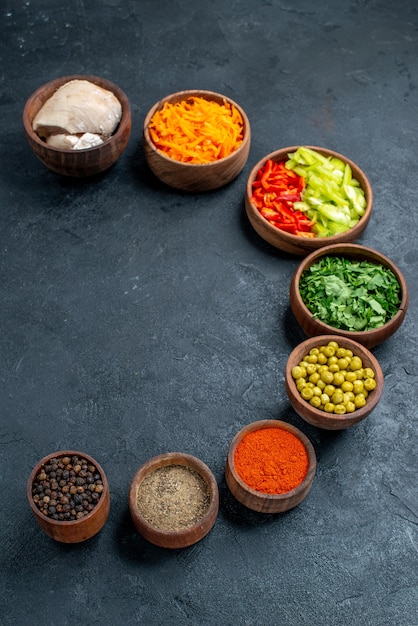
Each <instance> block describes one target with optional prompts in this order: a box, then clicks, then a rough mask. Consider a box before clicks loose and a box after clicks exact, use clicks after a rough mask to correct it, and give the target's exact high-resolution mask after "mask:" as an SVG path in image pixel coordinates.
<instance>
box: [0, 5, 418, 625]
mask: <svg viewBox="0 0 418 626" xmlns="http://www.w3.org/2000/svg"><path fill="white" fill-rule="evenodd" d="M0 20H1V21H0V28H1V38H0V61H1V73H0V112H1V117H0V119H1V133H0V144H1V155H0V158H1V167H0V177H1V186H0V271H1V275H0V277H1V280H0V295H1V308H0V331H1V334H0V462H1V465H0V498H1V503H2V505H1V512H0V538H1V543H0V545H1V556H0V582H1V585H0V623H1V624H2V625H26V624H27V625H35V626H38V625H39V626H49V625H54V626H55V625H57V626H58V625H60V626H66V625H71V626H73V625H74V624H98V625H100V626H107V625H109V626H113V625H119V624H127V625H130V624H144V625H156V626H157V625H158V626H160V625H161V626H176V625H178V624H187V625H191V626H199V625H209V626H212V625H213V626H217V625H226V626H276V625H277V626H293V625H294V626H311V625H312V626H317V625H325V626H337V625H341V624H342V625H353V626H366V625H367V626H392V625H394V626H415V625H416V624H417V623H418V612H417V605H418V591H417V581H418V560H417V552H418V536H417V523H418V501H417V434H418V429H417V423H418V414H417V374H418V359H417V354H418V345H417V323H418V318H417V314H416V306H417V288H416V272H417V262H418V247H417V201H416V197H417V184H416V183H417V155H418V67H417V63H418V5H417V4H416V2H415V1H414V0H399V1H398V2H392V1H391V0H380V1H379V0H374V1H373V0H370V1H367V0H351V1H342V0H341V2H326V1H317V2H312V1H311V0H295V2H290V1H287V0H281V1H278V0H270V1H267V0H265V1H262V2H261V1H260V2H258V1H255V0H232V1H230V2H224V1H223V0H211V2H207V3H204V4H203V3H199V2H192V1H191V0H186V1H184V2H182V1H180V0H171V1H162V0H161V1H160V0H144V1H142V0H141V1H134V0H104V1H102V2H99V1H97V0H92V1H89V2H87V1H86V2H83V1H82V0H77V1H72V2H71V1H70V2H68V1H67V2H64V1H63V0H54V1H52V2H51V1H50V0H32V1H29V2H26V1H23V0H3V1H2V3H1V7H0ZM76 73H85V74H95V75H99V76H103V77H105V78H107V79H109V80H111V81H113V82H115V83H117V84H118V85H119V86H120V87H121V88H122V89H123V90H124V91H125V92H126V94H127V95H128V97H129V99H130V102H131V105H132V117H133V120H132V122H133V123H132V133H131V137H130V141H129V144H128V147H127V149H126V151H125V152H124V154H123V155H122V157H121V158H120V160H119V161H118V162H117V164H116V165H115V166H114V167H113V168H112V169H110V170H109V171H108V172H107V173H106V174H104V175H103V176H100V177H98V178H95V179H92V180H87V181H84V180H78V181H77V180H71V179H64V178H61V177H59V176H57V175H55V174H53V173H52V172H50V171H49V170H48V169H47V168H46V167H44V166H43V165H42V163H41V162H40V161H38V160H37V159H36V157H35V156H34V155H33V153H32V152H31V151H30V149H29V146H28V144H27V142H26V139H25V136H24V133H23V127H22V110H23V107H24V104H25V101H26V99H27V97H28V96H29V95H30V94H31V93H32V92H33V91H34V90H35V89H36V88H37V87H38V86H40V85H41V84H43V83H45V82H48V81H49V80H51V79H53V78H55V77H59V76H63V75H69V74H76ZM193 88H199V89H209V90H214V91H219V92H221V93H224V94H225V95H227V96H230V97H232V98H233V99H235V100H236V101H237V102H239V103H240V104H241V106H242V107H243V108H244V110H245V111H246V113H247V115H248V117H249V119H250V123H251V128H252V144H251V150H250V156H249V159H248V162H247V164H246V166H245V168H244V170H243V172H242V173H241V174H240V175H239V176H238V178H237V179H236V180H235V181H233V182H232V183H231V184H230V185H228V186H227V187H225V188H223V189H220V190H217V191H214V192H211V193H205V194H186V193H182V192H178V191H175V190H171V189H169V188H167V187H164V186H163V185H162V184H160V183H159V182H158V181H157V180H156V179H155V178H154V176H153V175H152V174H151V173H150V171H149V170H148V168H147V165H146V163H145V160H144V155H143V150H142V145H141V133H142V123H143V120H144V117H145V115H146V113H147V111H148V110H149V108H150V107H151V106H152V105H153V104H154V103H155V102H156V101H157V100H159V99H160V98H161V97H163V96H165V95H167V94H169V93H172V92H174V91H177V90H182V89H193ZM298 144H311V145H317V146H325V147H328V148H331V149H334V150H336V151H338V152H340V153H342V154H344V155H346V156H347V157H349V158H351V159H352V160H354V161H355V162H357V163H358V164H359V165H360V167H362V168H363V170H364V171H365V172H366V173H367V175H368V177H369V179H370V181H371V184H372V187H373V191H374V210H373V214H372V218H371V221H370V224H369V226H368V228H367V229H366V231H365V233H364V234H363V236H362V237H361V239H360V241H359V242H360V243H363V244H366V245H368V246H371V247H373V248H376V249H378V250H380V251H381V252H383V253H384V254H386V255H387V256H389V257H391V258H392V259H393V260H394V261H395V262H396V263H397V265H398V266H399V267H400V268H401V269H402V271H403V273H404V276H405V278H406V280H407V283H408V285H409V293H410V307H409V311H408V315H407V317H406V320H405V322H404V324H403V326H402V327H401V328H400V329H399V330H398V332H397V333H396V334H395V335H394V336H393V337H392V338H390V339H389V340H388V341H387V342H386V343H384V344H383V345H380V346H378V347H376V348H375V349H374V350H373V352H374V354H375V356H376V357H377V358H378V359H379V361H380V363H381V366H382V369H383V372H384V375H385V390H384V394H383V397H382V400H381V402H380V404H379V406H378V407H377V408H376V410H375V411H374V412H373V413H372V414H371V415H370V416H369V418H368V419H367V420H365V421H364V422H362V423H360V424H359V425H357V426H355V427H353V428H351V429H348V430H345V431H342V432H334V433H332V432H327V431H321V430H318V429H316V428H314V427H313V426H309V425H308V424H306V423H304V422H303V421H302V420H301V419H300V418H299V417H298V416H297V415H296V414H295V413H294V411H293V410H292V408H291V406H290V404H289V402H288V399H287V396H286V392H285V388H284V367H285V363H286V360H287V357H288V354H289V353H290V351H291V350H292V349H293V347H294V346H295V345H296V344H297V343H298V342H299V341H301V340H302V339H303V338H304V336H303V334H302V332H301V330H300V329H299V328H298V326H297V324H296V321H295V319H294V318H293V315H292V313H291V311H290V308H289V297H288V294H289V284H290V280H291V277H292V275H293V273H294V271H295V270H296V268H297V266H298V263H299V259H298V258H297V257H294V256H292V255H288V254H286V253H284V252H280V251H278V250H275V249H273V248H272V247H270V246H269V245H268V244H266V243H264V242H263V241H262V240H261V239H260V238H259V237H258V235H256V233H255V232H254V231H253V230H252V228H251V226H250V225H249V222H248V220H247V218H246V215H245V211H244V188H245V182H246V178H247V176H248V174H249V172H250V170H251V168H252V167H253V165H254V164H255V163H256V162H257V161H258V160H259V159H260V158H261V157H262V156H264V155H265V154H267V153H269V152H271V151H273V150H275V149H277V148H279V147H283V146H291V145H298ZM265 418H267V419H270V418H275V419H282V420H285V421H288V422H290V423H292V424H294V425H296V426H298V427H299V428H300V429H301V430H302V431H303V432H304V433H305V434H306V435H307V436H308V437H309V438H310V440H311V441H312V443H313V445H314V448H315V451H316V454H317V460H318V467H317V473H316V477H315V480H314V483H313V486H312V490H311V492H310V494H309V495H308V497H307V499H306V500H305V501H304V502H303V503H302V504H301V505H300V506H299V507H297V508H295V509H293V510H292V511H291V512H289V513H287V514H284V515H278V516H273V515H262V514H257V513H253V512H251V511H250V510H248V509H245V508H244V507H243V506H241V505H240V504H239V503H238V502H236V501H235V500H234V499H233V498H232V496H231V495H230V493H229V490H228V488H227V486H226V484H225V479H224V464H225V459H226V454H227V450H228V446H229V443H230V441H231V439H232V438H233V436H234V435H235V433H236V432H237V431H238V430H239V429H240V428H241V427H243V426H244V425H245V424H247V423H249V422H252V421H254V420H258V419H265ZM61 449H77V450H81V451H84V452H87V453H89V454H91V455H92V456H93V457H95V458H96V459H97V460H98V461H99V462H100V463H101V464H102V466H103V467H104V469H105V471H106V474H107V477H108V480H109V482H110V487H111V511H110V516H109V519H108V521H107V524H106V525H105V527H104V528H103V529H102V531H101V532H100V533H99V534H98V535H97V536H96V537H94V538H93V539H91V540H90V541H88V542H86V543H83V544H79V545H70V546H68V545H63V544H59V543H57V542H54V541H53V540H51V539H49V538H48V537H47V536H46V535H45V534H44V533H43V532H42V531H41V530H40V528H39V527H38V526H37V524H36V522H35V519H34V518H33V516H32V513H31V511H30V509H29V505H28V502H27V499H26V482H27V479H28V476H29V473H30V471H31V469H32V467H33V465H34V464H35V463H36V462H37V461H38V460H39V459H40V458H42V457H43V456H44V455H46V454H49V453H50V452H54V451H57V450H61ZM166 451H182V452H187V453H190V454H194V455H195V456H198V457H199V458H200V459H202V460H203V461H204V462H205V463H206V464H207V465H209V467H210V468H211V469H212V471H213V473H214V474H215V477H216V479H217V482H218V485H219V490H220V511H219V516H218V519H217V521H216V524H215V526H214V528H213V529H212V531H211V532H210V534H209V535H208V536H207V537H206V538H205V539H204V540H203V541H201V542H200V543H198V544H196V545H194V546H193V547H190V548H186V549H184V550H175V551H169V550H163V549H160V548H157V547H155V546H153V545H151V544H149V543H147V542H146V541H145V540H144V539H142V538H141V537H140V536H139V534H138V533H137V532H136V531H135V529H134V527H133V524H132V522H131V519H130V515H129V510H128V498H127V496H128V489H129V484H130V481H131V479H132V477H133V475H134V473H135V472H136V470H137V469H138V467H139V466H140V465H141V464H142V463H143V462H145V461H146V460H147V459H148V458H150V457H152V456H154V455H156V454H159V453H162V452H166Z"/></svg>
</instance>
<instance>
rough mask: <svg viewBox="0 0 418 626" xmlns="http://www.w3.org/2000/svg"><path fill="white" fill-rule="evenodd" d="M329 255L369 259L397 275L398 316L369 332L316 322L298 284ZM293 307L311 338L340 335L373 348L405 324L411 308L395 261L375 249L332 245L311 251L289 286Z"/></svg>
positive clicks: (296, 316)
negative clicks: (322, 258)
mask: <svg viewBox="0 0 418 626" xmlns="http://www.w3.org/2000/svg"><path fill="white" fill-rule="evenodd" d="M327 255H335V256H343V257H346V258H349V259H358V260H366V261H370V262H373V263H378V264H381V265H383V266H385V267H387V268H390V269H391V270H392V272H393V273H394V274H395V276H396V278H397V280H398V281H399V285H400V287H401V303H400V306H399V310H398V312H397V313H396V315H395V316H394V317H393V318H392V319H391V320H389V322H387V323H386V324H384V325H383V326H381V327H380V328H375V329H373V330H367V331H348V330H341V329H339V328H334V327H333V326H330V325H329V324H325V323H324V322H322V321H321V320H319V319H315V318H314V317H313V315H312V313H311V312H310V311H309V309H308V308H307V306H306V305H305V303H304V302H303V300H302V297H301V295H300V292H299V283H300V279H301V276H302V274H303V272H304V271H305V270H307V269H308V268H309V267H310V266H311V265H312V264H313V263H315V262H317V261H318V260H319V259H320V258H321V257H322V256H327ZM290 307H291V309H292V311H293V314H294V316H295V318H296V320H297V322H298V323H299V325H300V326H301V328H302V330H303V331H304V332H305V334H306V335H307V336H308V337H313V336H315V335H331V334H333V335H339V336H342V337H346V338H348V339H352V340H353V341H358V342H359V343H361V344H363V345H364V346H366V347H367V348H373V347H374V346H377V345H378V344H380V343H382V342H383V341H385V340H386V339H388V337H390V336H391V335H393V334H394V333H395V331H396V330H398V328H399V326H400V325H401V324H402V322H403V320H404V318H405V315H406V312H407V309H408V287H407V284H406V281H405V278H404V276H403V274H402V272H401V271H400V269H399V268H398V267H397V266H396V265H395V264H394V263H393V261H391V260H390V259H389V258H388V257H386V256H385V255H384V254H382V253H381V252H377V251H376V250H373V249H372V248H368V247H367V246H362V245H360V244H355V243H351V244H348V243H346V244H333V245H330V246H325V247H324V248H322V249H320V250H316V251H315V252H312V253H311V254H310V255H308V256H307V257H306V258H304V259H303V260H302V262H301V263H300V265H299V267H298V268H297V270H296V272H295V273H294V275H293V277H292V280H291V283H290Z"/></svg>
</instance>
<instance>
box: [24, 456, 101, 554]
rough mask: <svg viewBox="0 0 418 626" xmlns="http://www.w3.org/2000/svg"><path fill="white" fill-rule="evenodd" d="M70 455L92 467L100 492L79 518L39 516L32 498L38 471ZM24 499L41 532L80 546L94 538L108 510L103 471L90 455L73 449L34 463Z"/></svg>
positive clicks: (39, 512)
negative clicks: (83, 460)
mask: <svg viewBox="0 0 418 626" xmlns="http://www.w3.org/2000/svg"><path fill="white" fill-rule="evenodd" d="M73 456H78V457H79V458H80V459H81V458H82V459H85V460H86V461H87V462H88V464H89V465H94V466H95V468H96V473H98V474H100V477H101V481H102V485H103V491H102V493H101V496H100V499H99V500H98V502H97V504H96V505H95V507H94V508H93V510H92V511H91V512H90V513H88V514H87V515H85V516H84V517H82V518H81V519H76V520H73V521H61V520H55V519H52V518H51V517H49V516H47V515H44V514H43V513H41V511H40V510H39V508H38V507H37V506H36V504H35V502H34V499H33V495H34V494H33V488H34V483H35V481H36V479H37V476H38V475H39V474H40V472H41V470H43V469H44V468H45V466H46V465H48V464H49V463H50V461H51V460H52V459H62V458H64V457H70V458H71V457H73ZM27 498H28V501H29V505H30V508H31V509H32V512H33V514H34V516H35V519H36V521H37V522H38V524H39V526H40V527H41V528H42V530H43V531H44V532H45V533H46V534H47V535H48V536H49V537H51V538H52V539H55V540H56V541H60V542H62V543H79V542H81V541H85V540H86V539H90V538H91V537H93V536H94V535H96V534H97V533H98V532H99V530H101V528H102V527H103V526H104V524H105V522H106V520H107V518H108V515H109V510H110V491H109V485H108V482H107V478H106V474H105V473H104V471H103V468H102V467H101V466H100V465H99V463H98V462H97V461H95V460H94V459H93V458H92V457H91V456H89V455H88V454H85V453H84V452H78V451H76V450H60V451H59V452H54V453H52V454H48V455H47V456H45V457H44V458H43V459H42V460H41V461H39V463H37V465H35V467H34V468H33V470H32V472H31V474H30V476H29V479H28V482H27Z"/></svg>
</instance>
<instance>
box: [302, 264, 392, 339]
mask: <svg viewBox="0 0 418 626" xmlns="http://www.w3.org/2000/svg"><path fill="white" fill-rule="evenodd" d="M299 292H300V295H301V297H302V300H303V301H304V303H305V305H306V306H307V308H308V309H309V310H310V312H311V313H312V314H313V316H314V317H315V318H317V319H319V320H321V321H322V322H324V323H325V324H328V325H329V326H333V327H334V328H340V329H341V330H352V331H364V330H372V329H373V328H380V326H383V325H384V324H386V323H387V322H389V320H391V319H392V317H394V315H396V313H397V311H398V309H399V306H400V303H401V287H400V284H399V281H398V279H397V278H396V276H395V274H394V273H393V272H392V271H391V270H390V269H389V268H387V267H385V266H384V265H381V264H379V263H372V262H370V261H364V260H354V259H348V258H344V257H338V256H324V257H322V258H321V259H320V260H319V261H317V262H315V263H313V264H312V265H311V266H310V267H309V268H308V269H307V270H306V271H304V272H303V274H302V275H301V277H300V280H299Z"/></svg>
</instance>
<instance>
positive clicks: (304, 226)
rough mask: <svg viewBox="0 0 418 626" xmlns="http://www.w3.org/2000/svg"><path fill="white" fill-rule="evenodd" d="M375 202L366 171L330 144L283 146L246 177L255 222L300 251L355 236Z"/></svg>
mask: <svg viewBox="0 0 418 626" xmlns="http://www.w3.org/2000/svg"><path fill="white" fill-rule="evenodd" d="M372 206H373V193H372V188H371V186H370V183H369V180H368V178H367V176H366V174H365V173H364V172H363V170H361V169H360V167H359V166H358V165H357V164H356V163H354V162H353V161H351V160H350V159H348V158H347V157H345V156H343V155H341V154H339V153H338V152H334V151H333V150H328V149H327V148H321V147H316V146H290V147H288V148H281V149H280V150H276V151H275V152H271V153H270V154H268V155H266V156H265V157H263V158H262V159H261V160H260V161H258V163H256V165H255V166H254V167H253V169H252V170H251V172H250V175H249V177H248V179H247V186H246V191H245V209H246V213H247V217H248V219H249V221H250V224H251V226H252V227H253V228H254V230H255V231H256V232H257V234H258V235H259V236H260V237H261V238H262V239H264V240H265V241H267V243H269V244H270V245H272V246H274V247H275V248H278V249H279V250H284V251H285V252H289V253H290V254H294V255H297V256H307V255H308V254H309V253H311V252H313V251H315V250H318V249H320V248H323V247H324V246H327V245H331V244H337V243H338V244H339V243H347V242H353V241H356V240H357V239H358V238H359V237H360V235H361V234H362V233H363V231H364V230H365V228H366V227H367V224H368V223H369V220H370V217H371V212H372Z"/></svg>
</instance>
